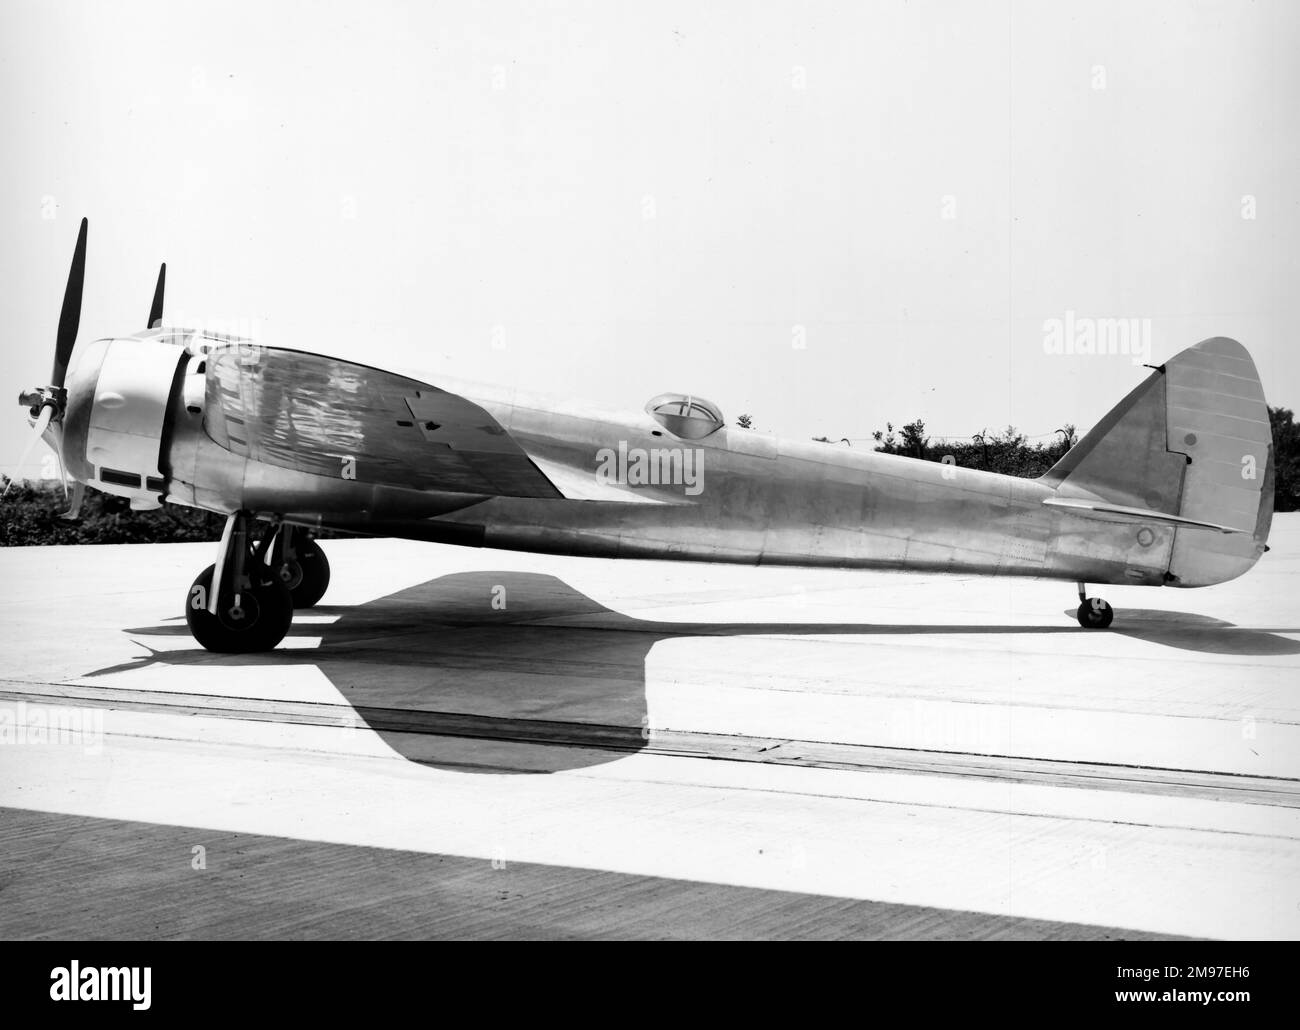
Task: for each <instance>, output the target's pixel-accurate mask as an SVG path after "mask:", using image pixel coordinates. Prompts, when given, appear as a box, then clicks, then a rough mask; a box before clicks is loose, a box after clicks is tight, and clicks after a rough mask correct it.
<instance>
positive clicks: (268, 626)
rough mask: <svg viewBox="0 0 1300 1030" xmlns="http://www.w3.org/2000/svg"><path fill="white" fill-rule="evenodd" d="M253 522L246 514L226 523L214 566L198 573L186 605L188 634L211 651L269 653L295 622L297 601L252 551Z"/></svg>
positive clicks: (262, 555) (235, 515)
mask: <svg viewBox="0 0 1300 1030" xmlns="http://www.w3.org/2000/svg"><path fill="white" fill-rule="evenodd" d="M249 522H250V517H249V516H248V514H247V513H245V512H236V513H234V514H232V515H231V516H230V517H229V518H228V519H227V520H226V529H225V532H224V533H223V534H222V536H221V546H220V548H219V549H218V551H217V561H216V563H215V564H212V565H209V566H208V567H207V568H206V569H204V570H203V571H202V572H200V573H199V575H198V578H197V579H195V580H194V582H193V583H192V584H191V585H190V591H189V594H188V596H187V597H186V600H185V621H186V623H188V625H189V627H190V632H191V633H193V634H194V639H195V640H197V641H198V642H199V643H200V644H201V645H203V647H205V648H206V649H207V650H209V651H216V652H219V653H221V654H248V653H251V652H256V651H270V650H271V649H272V648H274V647H275V646H276V645H277V644H279V643H280V641H281V640H283V639H284V635H285V634H286V633H288V632H289V626H290V625H291V624H292V622H293V595H292V594H291V593H290V592H289V588H288V587H287V586H286V585H285V584H284V583H283V582H282V581H281V580H280V579H279V577H277V576H275V575H274V574H272V572H271V570H270V569H269V568H268V567H267V565H266V562H265V558H266V555H265V553H264V551H263V550H259V552H258V553H257V554H256V555H255V554H253V552H252V551H251V549H250V545H249V533H248V528H249ZM268 542H269V541H268ZM218 570H219V571H218Z"/></svg>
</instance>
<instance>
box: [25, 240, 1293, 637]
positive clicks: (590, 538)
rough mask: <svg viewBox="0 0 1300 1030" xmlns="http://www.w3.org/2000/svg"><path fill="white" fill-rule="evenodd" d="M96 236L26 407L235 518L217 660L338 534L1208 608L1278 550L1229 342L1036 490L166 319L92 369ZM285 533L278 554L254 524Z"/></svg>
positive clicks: (219, 567)
mask: <svg viewBox="0 0 1300 1030" xmlns="http://www.w3.org/2000/svg"><path fill="white" fill-rule="evenodd" d="M85 259H86V222H85V221H84V220H83V221H82V223H81V232H80V234H79V236H78V238H77V245H76V250H75V252H74V256H73V262H72V270H71V273H70V275H69V277H68V285H67V290H66V292H65V295H64V300H63V311H62V314H61V316H60V319H59V328H58V337H57V342H56V345H55V353H54V369H53V372H52V374H51V377H50V380H51V381H50V384H49V385H48V386H43V387H40V388H37V389H33V390H30V391H27V392H24V393H23V394H22V395H21V397H20V400H21V402H22V404H23V405H24V406H25V407H26V408H27V409H28V412H29V415H30V417H31V419H32V421H33V425H34V436H33V440H32V442H33V443H34V442H35V439H36V438H37V437H41V436H43V437H44V438H45V439H46V441H47V442H48V443H49V444H50V445H51V446H52V447H53V448H54V450H55V451H56V452H57V453H58V454H59V456H60V460H61V461H62V463H63V467H64V469H65V470H66V472H65V475H66V474H70V475H71V477H72V479H73V480H74V481H75V487H74V488H73V496H72V511H71V512H70V513H69V514H70V516H72V517H75V514H76V511H77V509H78V507H79V506H80V503H81V497H82V492H83V490H84V488H85V487H86V486H91V487H94V488H95V489H97V490H101V491H104V492H106V493H109V494H116V495H118V496H120V497H125V498H129V499H130V502H131V506H132V507H133V508H137V509H144V508H156V507H158V506H159V505H161V504H163V503H173V504H183V505H191V506H194V507H198V508H204V509H207V510H209V511H214V512H220V513H222V514H224V515H226V516H227V519H226V526H225V532H224V533H223V535H222V538H221V543H220V545H219V547H218V550H217V557H216V561H215V563H214V564H213V565H212V566H209V567H208V568H207V569H204V570H203V571H202V572H201V573H200V574H199V576H198V578H197V579H195V580H194V583H193V584H192V586H191V587H190V590H189V592H188V593H187V594H186V602H185V614H186V618H187V620H188V622H189V626H190V629H191V631H192V632H193V634H194V636H195V638H196V639H197V640H198V642H199V643H200V644H202V645H203V646H204V647H205V648H208V649H209V650H213V651H226V652H232V651H234V652H241V651H261V650H267V649H270V648H274V647H275V646H276V645H277V644H278V643H279V642H280V641H281V639H282V638H283V637H284V635H285V633H286V632H287V631H288V628H289V625H290V622H291V620H292V618H293V612H294V609H295V608H306V607H310V606H311V605H313V604H315V603H316V602H317V601H319V600H320V598H321V596H322V595H323V594H324V592H325V589H326V586H327V585H328V582H329V564H328V562H327V561H326V558H325V555H324V553H323V552H322V551H321V548H320V546H319V545H318V544H317V542H316V541H315V539H314V538H313V532H314V531H317V530H319V529H322V528H325V529H330V530H338V531H344V532H350V533H357V534H365V535H372V536H400V537H408V538H413V539H419V540H434V541H444V542H450V543H457V544H467V545H471V546H486V547H499V548H510V549H515V550H524V551H543V552H550V553H556V554H573V555H593V556H601V557H607V558H659V559H674V560H683V561H707V562H737V563H745V564H751V565H793V566H815V567H825V568H843V569H917V570H923V571H928V572H959V573H975V574H982V575H991V576H1038V577H1048V578H1053V579H1061V580H1068V581H1073V582H1076V583H1077V584H1078V593H1079V602H1080V603H1079V608H1078V620H1079V624H1080V625H1081V626H1083V627H1086V628H1104V627H1106V626H1108V625H1110V623H1111V620H1112V618H1113V615H1114V612H1113V610H1112V609H1111V606H1110V605H1109V604H1107V603H1106V602H1105V601H1103V600H1101V599H1099V598H1088V597H1086V596H1085V595H1086V590H1085V583H1086V582H1092V583H1124V584H1134V585H1143V586H1174V587H1195V586H1205V585H1207V584H1213V583H1221V582H1224V581H1225V580H1229V579H1232V578H1234V577H1236V576H1239V575H1241V574H1242V573H1244V572H1245V571H1246V570H1248V569H1249V568H1250V567H1251V566H1252V565H1254V564H1255V562H1256V561H1257V560H1258V558H1259V557H1260V555H1261V554H1262V553H1263V552H1264V551H1265V550H1267V546H1266V544H1267V539H1268V531H1269V524H1270V521H1271V519H1272V494H1273V445H1272V436H1271V433H1270V429H1269V419H1268V409H1267V407H1266V405H1265V402H1264V394H1263V390H1262V388H1261V386H1260V382H1259V376H1258V374H1257V373H1256V371H1255V365H1254V363H1253V362H1252V361H1251V358H1250V355H1249V354H1247V352H1246V350H1245V348H1243V347H1242V346H1241V345H1240V344H1238V343H1236V342H1234V341H1232V340H1228V339H1224V338H1215V339H1211V340H1205V341H1204V342H1202V343H1198V344H1197V345H1196V346H1194V347H1189V348H1188V349H1187V350H1184V351H1183V352H1182V353H1180V354H1179V355H1178V356H1177V357H1175V358H1173V359H1171V360H1170V361H1168V362H1166V363H1165V364H1164V365H1161V366H1160V367H1159V368H1157V369H1155V370H1154V371H1153V372H1152V373H1151V374H1150V375H1148V376H1147V377H1146V379H1145V380H1144V381H1143V382H1141V383H1139V384H1138V385H1137V387H1136V388H1135V389H1134V390H1133V391H1132V392H1131V393H1130V394H1129V395H1128V396H1127V397H1125V398H1124V399H1123V400H1122V401H1121V402H1120V403H1119V404H1118V405H1117V406H1116V407H1115V408H1114V409H1112V410H1111V411H1110V412H1109V414H1107V415H1106V416H1105V417H1104V418H1103V419H1102V420H1101V421H1100V422H1099V423H1098V424H1097V425H1096V427H1095V428H1093V430H1092V431H1091V432H1090V433H1088V434H1087V435H1086V436H1085V437H1084V438H1083V439H1082V440H1080V441H1079V443H1078V444H1077V445H1076V446H1075V447H1073V448H1072V449H1071V450H1070V451H1069V452H1068V453H1067V454H1066V455H1065V457H1064V458H1063V459H1062V460H1061V461H1060V462H1059V463H1058V464H1057V465H1056V466H1055V467H1054V468H1052V469H1051V470H1050V471H1049V472H1047V474H1046V475H1044V476H1042V477H1041V478H1039V479H1036V480H1029V479H1017V478H1013V477H1009V476H1002V475H996V474H993V473H989V472H982V471H978V470H975V469H968V468H961V467H957V466H954V465H950V464H940V463H936V462H930V461H921V460H916V459H912V458H905V457H899V456H895V455H889V454H880V453H875V452H863V451H857V450H852V449H850V448H839V447H835V446H831V445H827V444H824V443H817V442H812V441H810V442H802V441H794V440H778V439H776V438H774V437H772V436H769V435H767V434H764V433H760V432H757V431H754V430H750V429H740V428H733V427H730V426H727V425H726V424H725V423H724V420H723V417H722V414H721V412H720V411H719V410H718V409H717V408H716V407H715V406H714V405H712V404H710V403H709V402H707V401H705V400H702V399H700V398H698V397H694V396H691V395H685V394H663V395H661V396H658V397H655V398H654V399H653V400H652V401H650V402H649V403H648V404H647V405H646V408H645V410H644V411H641V412H634V413H630V414H629V413H625V412H616V411H605V410H602V409H600V408H598V407H593V406H591V405H586V404H568V403H556V402H553V401H547V400H543V399H540V398H537V397H532V396H528V395H525V394H524V393H521V392H517V391H514V390H504V391H502V390H492V389H487V388H482V387H468V386H464V385H461V384H453V383H450V382H448V381H446V380H443V379H439V380H438V382H437V383H436V384H434V383H430V382H427V381H424V380H422V379H420V378H418V377H412V376H407V375H402V374H399V373H396V372H389V371H384V370H382V369H378V368H371V367H368V366H366V365H360V364H355V363H353V362H348V361H341V360H338V359H335V358H330V357H324V356H321V355H317V354H309V353H304V352H301V351H295V350H287V349H283V348H272V347H263V346H258V345H256V344H253V343H252V342H250V341H247V340H242V339H236V338H234V337H229V336H222V335H217V334H212V333H205V332H203V331H195V330H187V329H179V328H169V327H165V326H164V325H163V324H162V311H163V282H164V275H165V272H166V266H165V265H164V266H163V268H162V270H161V271H160V272H159V276H158V285H157V289H156V291H155V294H154V299H153V305H152V307H151V309H150V312H149V321H148V327H149V328H147V329H145V330H144V331H142V332H137V333H133V334H131V335H129V336H120V337H113V338H110V339H101V340H95V341H93V342H89V343H86V344H84V345H83V346H82V347H80V348H79V349H78V350H77V353H76V359H77V360H76V361H75V363H73V364H71V365H70V361H71V359H72V358H73V349H74V344H75V342H76V336H77V329H78V324H79V321H80V308H81V294H82V283H83V279H84V275H85ZM259 523H260V524H264V526H265V529H264V531H263V532H262V533H261V535H260V538H255V528H256V527H257V525H258V524H259Z"/></svg>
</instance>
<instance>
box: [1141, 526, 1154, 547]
mask: <svg viewBox="0 0 1300 1030" xmlns="http://www.w3.org/2000/svg"><path fill="white" fill-rule="evenodd" d="M1155 539H1156V535H1155V534H1154V533H1153V532H1151V530H1149V529H1147V528H1146V526H1143V527H1142V528H1141V529H1139V530H1138V543H1139V544H1141V545H1142V546H1143V547H1150V546H1151V545H1152V544H1153V543H1154V542H1155Z"/></svg>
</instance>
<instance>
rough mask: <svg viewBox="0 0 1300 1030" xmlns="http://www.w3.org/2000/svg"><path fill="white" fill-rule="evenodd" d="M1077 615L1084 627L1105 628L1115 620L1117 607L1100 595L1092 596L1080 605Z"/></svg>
mask: <svg viewBox="0 0 1300 1030" xmlns="http://www.w3.org/2000/svg"><path fill="white" fill-rule="evenodd" d="M1075 617H1076V618H1077V619H1078V620H1079V625H1080V626H1082V627H1083V628H1084V629H1105V628H1106V627H1107V626H1109V625H1110V624H1111V623H1112V622H1113V621H1114V620H1115V609H1114V608H1112V607H1111V606H1110V605H1109V604H1107V603H1106V602H1105V601H1103V600H1102V599H1101V598H1100V597H1090V598H1088V599H1087V600H1086V601H1084V602H1083V604H1081V605H1079V610H1078V612H1076V613H1075Z"/></svg>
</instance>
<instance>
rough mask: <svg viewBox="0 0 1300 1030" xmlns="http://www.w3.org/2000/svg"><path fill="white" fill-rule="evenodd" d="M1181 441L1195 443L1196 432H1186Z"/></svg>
mask: <svg viewBox="0 0 1300 1030" xmlns="http://www.w3.org/2000/svg"><path fill="white" fill-rule="evenodd" d="M1183 442H1184V443H1186V444H1189V445H1191V444H1194V443H1196V434H1195V433H1188V434H1187V435H1186V436H1184V437H1183Z"/></svg>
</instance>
